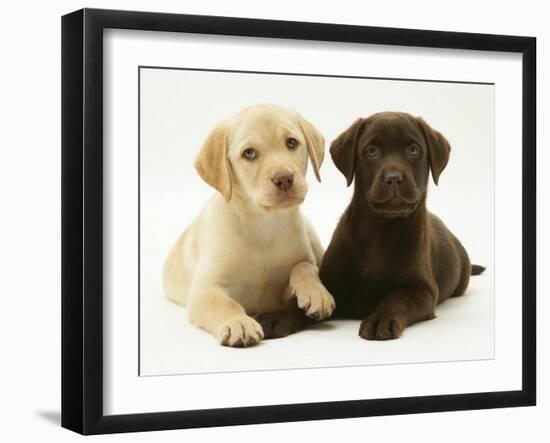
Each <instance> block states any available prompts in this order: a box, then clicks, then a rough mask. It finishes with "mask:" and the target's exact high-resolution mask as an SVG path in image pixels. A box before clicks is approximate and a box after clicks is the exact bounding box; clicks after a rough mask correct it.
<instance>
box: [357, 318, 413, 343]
mask: <svg viewBox="0 0 550 443" xmlns="http://www.w3.org/2000/svg"><path fill="white" fill-rule="evenodd" d="M404 329H405V326H404V321H403V320H402V319H400V318H399V317H398V316H397V315H394V314H392V313H391V312H373V313H372V314H371V315H369V316H368V317H367V318H365V319H364V320H363V321H362V322H361V325H360V326H359V336H360V337H361V338H365V339H367V340H391V339H394V338H398V337H399V336H400V335H401V334H402V333H403V330H404Z"/></svg>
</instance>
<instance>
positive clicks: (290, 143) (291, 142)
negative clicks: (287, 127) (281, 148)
mask: <svg viewBox="0 0 550 443" xmlns="http://www.w3.org/2000/svg"><path fill="white" fill-rule="evenodd" d="M286 147H287V148H288V149H295V148H296V147H298V140H296V139H295V138H293V137H289V138H287V139H286Z"/></svg>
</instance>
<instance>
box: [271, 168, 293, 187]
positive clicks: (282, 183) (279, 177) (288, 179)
mask: <svg viewBox="0 0 550 443" xmlns="http://www.w3.org/2000/svg"><path fill="white" fill-rule="evenodd" d="M271 181H272V182H273V184H274V185H275V186H277V187H278V188H279V189H280V190H281V191H286V190H287V189H290V187H291V186H292V183H294V174H293V173H292V172H288V171H279V172H276V173H275V174H274V175H273V177H272V178H271Z"/></svg>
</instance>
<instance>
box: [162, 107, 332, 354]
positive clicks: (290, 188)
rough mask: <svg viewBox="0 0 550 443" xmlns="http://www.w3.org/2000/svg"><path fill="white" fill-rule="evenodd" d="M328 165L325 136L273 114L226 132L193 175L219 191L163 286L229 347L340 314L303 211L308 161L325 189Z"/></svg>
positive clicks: (180, 245) (283, 113)
mask: <svg viewBox="0 0 550 443" xmlns="http://www.w3.org/2000/svg"><path fill="white" fill-rule="evenodd" d="M323 156H324V139H323V137H322V135H321V134H320V133H319V131H318V130H317V129H316V128H315V127H314V126H313V125H312V124H311V123H310V122H308V121H307V120H305V119H304V118H303V117H302V116H301V115H300V114H298V113H297V112H295V111H293V110H291V109H287V108H282V107H279V106H275V105H256V106H252V107H249V108H246V109H244V110H243V111H241V112H240V113H238V114H237V115H235V116H234V117H232V118H230V119H228V120H226V121H223V122H221V123H219V124H218V125H217V126H216V127H215V128H214V129H213V131H212V132H211V133H210V135H209V136H208V137H207V139H206V141H205V143H204V145H203V146H202V149H201V150H200V152H199V154H198V157H197V159H196V162H195V168H196V169H197V171H198V173H199V174H200V176H201V177H202V178H203V179H204V181H206V182H207V183H208V184H209V185H210V186H212V187H214V188H215V189H216V190H217V191H218V192H217V193H216V194H215V195H213V196H212V197H211V198H210V200H209V201H208V203H207V204H206V206H205V207H204V209H203V210H202V212H201V213H200V215H199V216H198V217H197V218H196V219H195V220H194V222H193V223H192V224H191V226H190V227H189V228H188V229H187V230H186V231H185V232H184V233H183V234H182V235H181V236H180V238H179V239H178V240H177V242H176V244H175V245H174V246H173V248H172V250H171V252H170V254H169V256H168V258H167V260H166V263H165V266H164V275H163V277H164V287H165V291H166V293H167V294H168V297H169V298H170V299H171V300H172V301H174V302H176V303H179V304H181V305H184V306H187V308H188V314H189V318H190V320H191V322H192V323H193V324H195V325H196V326H198V327H200V328H203V329H205V330H206V331H208V332H209V333H211V334H212V335H214V336H215V337H216V338H217V340H218V341H219V343H221V344H222V345H227V346H250V345H254V344H256V343H258V342H259V341H260V340H261V339H262V338H264V336H265V338H275V337H281V336H285V335H288V334H289V333H291V332H294V331H296V330H297V329H300V328H301V327H303V326H304V325H305V323H306V320H307V319H306V316H307V317H309V318H312V319H315V320H321V319H324V318H327V317H329V316H330V315H331V314H332V311H333V310H334V307H335V304H334V299H333V297H332V295H330V293H329V292H328V291H327V290H326V289H325V288H324V286H323V285H322V284H321V282H320V280H319V277H318V266H319V264H320V261H321V257H322V254H323V249H322V246H321V244H320V242H319V239H318V237H317V235H316V233H315V232H314V230H313V228H312V227H311V225H310V224H309V222H308V221H307V220H306V219H305V218H304V216H303V215H302V214H301V213H300V210H299V205H300V203H302V202H303V201H304V198H305V196H306V193H307V189H308V187H307V183H306V181H305V174H306V169H307V164H308V157H309V159H310V161H311V163H312V166H313V170H314V172H315V176H316V177H317V179H318V180H320V177H319V167H320V166H321V162H322V161H323ZM252 316H254V317H255V318H253V317H252Z"/></svg>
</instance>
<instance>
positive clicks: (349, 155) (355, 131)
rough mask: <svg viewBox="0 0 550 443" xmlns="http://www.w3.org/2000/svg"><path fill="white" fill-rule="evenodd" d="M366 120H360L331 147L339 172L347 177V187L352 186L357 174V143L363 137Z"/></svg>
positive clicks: (331, 153) (333, 159)
mask: <svg viewBox="0 0 550 443" xmlns="http://www.w3.org/2000/svg"><path fill="white" fill-rule="evenodd" d="M365 122H366V119H364V118H358V119H357V120H355V122H354V123H353V124H352V125H351V126H350V127H349V128H348V129H346V130H345V131H344V132H342V133H341V134H340V135H339V136H338V137H337V138H336V139H335V140H334V141H333V142H332V144H331V145H330V155H331V157H332V161H333V162H334V164H335V165H336V167H337V168H338V170H339V171H340V172H341V173H342V174H344V177H346V181H347V185H348V186H349V185H351V182H352V181H353V175H354V174H355V157H356V152H357V141H358V140H359V136H360V135H361V131H362V130H363V127H364V124H365Z"/></svg>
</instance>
